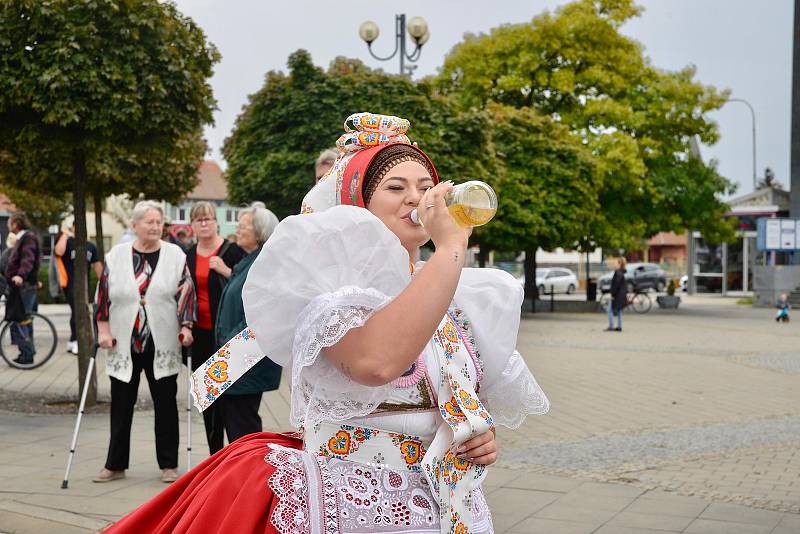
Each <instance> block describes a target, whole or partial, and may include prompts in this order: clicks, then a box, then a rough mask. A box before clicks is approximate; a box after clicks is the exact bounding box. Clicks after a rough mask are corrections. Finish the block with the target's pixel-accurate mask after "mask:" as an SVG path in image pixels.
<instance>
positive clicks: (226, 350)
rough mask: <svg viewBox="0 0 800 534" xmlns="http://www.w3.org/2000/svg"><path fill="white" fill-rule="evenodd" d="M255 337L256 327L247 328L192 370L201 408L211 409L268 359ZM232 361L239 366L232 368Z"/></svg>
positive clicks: (197, 398)
mask: <svg viewBox="0 0 800 534" xmlns="http://www.w3.org/2000/svg"><path fill="white" fill-rule="evenodd" d="M255 338H256V336H255V334H254V333H253V330H252V329H250V328H245V329H244V330H242V331H241V332H239V333H238V334H236V335H235V336H234V337H233V339H231V340H229V341H228V342H227V343H225V344H224V345H223V346H222V347H220V349H219V350H218V351H217V352H215V353H214V354H213V355H212V356H211V357H210V358H209V359H208V360H206V361H205V362H204V363H203V364H201V365H200V367H198V368H197V370H195V371H194V372H193V373H192V376H191V384H192V389H191V394H192V397H194V401H195V405H196V406H197V407H198V408H199V409H201V410H205V409H206V408H208V407H209V406H210V405H211V404H212V403H213V402H214V401H215V400H217V399H218V398H219V396H220V395H222V394H223V393H224V392H225V390H226V389H228V388H229V387H230V386H231V384H233V383H234V382H235V381H236V380H237V379H238V378H239V377H240V376H242V375H243V374H244V373H246V372H247V371H248V370H249V369H251V368H252V367H253V366H254V365H255V364H257V363H258V362H259V361H260V360H261V359H262V358H264V355H263V354H262V353H261V351H260V349H258V346H257V345H255ZM234 350H235V354H234ZM178 361H180V359H178ZM232 362H234V363H235V364H238V367H233V368H232V367H231V363H232Z"/></svg>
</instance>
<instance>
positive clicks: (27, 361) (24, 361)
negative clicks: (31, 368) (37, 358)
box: [14, 356, 33, 365]
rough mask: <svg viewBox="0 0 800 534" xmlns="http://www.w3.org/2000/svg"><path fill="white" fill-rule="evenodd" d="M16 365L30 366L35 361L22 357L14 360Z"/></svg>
mask: <svg viewBox="0 0 800 534" xmlns="http://www.w3.org/2000/svg"><path fill="white" fill-rule="evenodd" d="M14 363H16V364H19V365H30V364H32V363H33V360H25V359H23V358H22V356H20V357H18V358H14Z"/></svg>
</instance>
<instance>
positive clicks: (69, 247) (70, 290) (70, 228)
mask: <svg viewBox="0 0 800 534" xmlns="http://www.w3.org/2000/svg"><path fill="white" fill-rule="evenodd" d="M53 252H54V253H55V255H56V256H58V257H59V258H61V261H62V263H63V264H64V270H65V271H66V273H67V285H66V287H65V288H64V297H65V298H66V299H67V304H69V311H70V316H69V341H68V342H67V352H71V353H72V354H78V333H77V330H76V329H75V283H74V279H75V227H74V224H73V222H72V221H65V224H64V225H63V226H62V229H61V235H59V236H58V240H57V241H56V244H55V247H53ZM86 263H87V264H88V265H89V266H91V268H92V269H94V272H95V275H97V279H98V280H100V277H101V276H103V262H102V261H100V255H99V254H98V253H97V246H96V245H95V244H94V243H92V242H91V241H87V242H86ZM86 276H87V277H88V276H89V271H88V270H87V271H86Z"/></svg>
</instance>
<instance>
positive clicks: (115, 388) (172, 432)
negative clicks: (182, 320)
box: [106, 341, 178, 471]
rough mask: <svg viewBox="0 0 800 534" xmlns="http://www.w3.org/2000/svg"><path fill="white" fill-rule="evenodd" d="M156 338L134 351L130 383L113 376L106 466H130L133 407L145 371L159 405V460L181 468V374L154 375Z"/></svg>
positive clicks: (165, 466) (163, 464)
mask: <svg viewBox="0 0 800 534" xmlns="http://www.w3.org/2000/svg"><path fill="white" fill-rule="evenodd" d="M154 353H155V350H154V348H153V344H152V341H151V342H150V343H148V344H147V347H146V348H145V352H143V353H141V354H132V355H131V359H132V360H133V374H132V375H131V381H130V382H128V383H125V382H123V381H122V380H117V379H116V378H113V377H112V378H111V441H110V442H109V444H108V457H107V458H106V469H111V470H112V471H120V470H122V469H127V468H128V463H129V460H130V453H131V425H132V424H133V408H134V406H135V405H136V397H137V394H138V392H139V378H140V376H141V374H142V370H144V374H145V376H146V377H147V384H148V385H149V386H150V395H151V396H152V397H153V405H154V408H155V434H156V459H157V460H158V467H159V468H161V469H175V468H176V467H178V402H177V399H176V396H177V394H178V375H172V376H167V377H164V378H161V379H159V380H156V379H155V376H154V375H153V355H154Z"/></svg>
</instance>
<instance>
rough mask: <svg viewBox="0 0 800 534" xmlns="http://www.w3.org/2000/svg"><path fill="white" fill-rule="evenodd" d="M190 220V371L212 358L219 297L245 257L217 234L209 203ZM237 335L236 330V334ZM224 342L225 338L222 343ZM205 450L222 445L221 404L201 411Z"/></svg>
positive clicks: (197, 205) (195, 210) (194, 208)
mask: <svg viewBox="0 0 800 534" xmlns="http://www.w3.org/2000/svg"><path fill="white" fill-rule="evenodd" d="M189 218H190V219H191V221H192V231H193V233H194V235H195V237H196V238H197V244H196V245H193V246H192V247H191V248H189V250H188V251H187V252H186V265H187V266H188V268H189V272H190V273H191V275H192V280H193V282H194V288H195V292H196V293H197V321H196V322H195V323H194V327H193V328H192V337H193V338H194V343H193V344H192V371H194V370H195V369H197V368H198V367H200V365H201V364H202V363H203V362H205V361H206V360H207V359H209V358H210V357H211V355H213V354H214V353H215V352H217V349H218V348H219V345H217V344H216V343H215V342H214V326H215V324H214V323H215V318H216V317H217V310H218V309H219V303H220V297H221V295H222V292H223V289H224V288H225V284H227V283H228V279H229V278H230V277H231V270H232V269H233V268H234V267H235V266H236V264H237V263H239V261H240V260H241V259H242V258H244V257H245V255H246V254H245V252H244V251H243V250H242V249H241V248H239V247H238V246H237V245H236V243H231V242H230V241H228V240H227V239H224V238H223V237H222V236H221V235H219V225H218V224H217V213H216V209H214V206H213V205H212V204H211V203H210V202H205V201H203V202H196V203H195V204H194V205H193V206H192V209H191V211H190V212H189ZM237 333H238V331H237ZM225 341H227V339H226V340H225ZM203 423H205V427H206V438H207V440H208V451H209V453H210V454H214V453H215V452H217V451H218V450H220V449H221V448H222V447H224V446H225V437H224V432H225V426H224V423H223V415H222V405H221V404H220V406H217V407H214V405H213V404H212V405H211V407H210V408H209V409H207V410H205V411H204V412H203Z"/></svg>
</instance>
